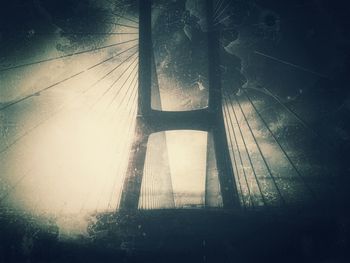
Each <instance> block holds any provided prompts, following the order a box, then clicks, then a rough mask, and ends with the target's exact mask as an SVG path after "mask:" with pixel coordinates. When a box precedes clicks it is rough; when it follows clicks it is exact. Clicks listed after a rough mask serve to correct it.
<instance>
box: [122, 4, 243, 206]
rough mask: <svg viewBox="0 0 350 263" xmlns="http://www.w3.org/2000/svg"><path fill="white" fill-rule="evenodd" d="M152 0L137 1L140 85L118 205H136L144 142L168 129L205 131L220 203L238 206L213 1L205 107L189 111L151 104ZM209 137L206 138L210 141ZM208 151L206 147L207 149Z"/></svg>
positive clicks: (209, 7) (208, 10) (208, 18)
mask: <svg viewBox="0 0 350 263" xmlns="http://www.w3.org/2000/svg"><path fill="white" fill-rule="evenodd" d="M151 6H152V0H141V1H139V10H140V12H139V82H138V83H139V84H138V85H139V86H138V112H137V117H136V126H135V134H134V138H133V143H132V146H131V152H130V157H129V163H128V168H127V171H126V176H125V180H124V184H123V189H122V195H121V199H120V205H119V208H120V209H121V210H133V209H134V210H136V209H137V208H138V204H139V199H140V192H141V183H142V177H143V171H144V165H145V158H146V151H147V143H148V139H149V136H150V135H151V134H152V133H156V132H161V131H168V130H200V131H206V132H208V138H209V140H210V141H211V142H212V143H208V147H210V146H211V145H212V146H213V149H214V151H213V152H214V153H215V159H216V167H217V173H218V179H219V184H220V190H221V196H222V202H223V207H224V208H227V209H230V208H237V207H239V199H238V194H237V188H236V185H235V180H234V174H233V168H232V163H231V159H230V155H229V149H228V143H227V137H226V131H225V124H224V117H223V112H222V102H221V100H222V92H221V83H220V71H219V46H218V45H219V43H218V38H217V34H218V31H217V30H215V27H214V25H213V2H212V0H206V7H207V23H208V60H209V88H208V89H209V98H208V107H206V108H204V109H198V110H191V111H161V110H155V109H152V107H151V94H152V92H151V90H152V71H153V70H152V68H153V66H154V65H153V64H152V63H154V61H153V47H152V27H151ZM209 140H208V141H209ZM208 152H209V151H208Z"/></svg>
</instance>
